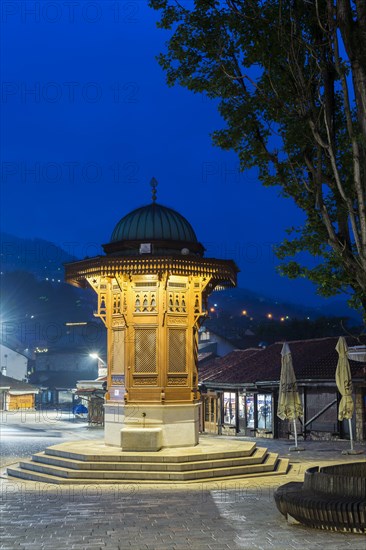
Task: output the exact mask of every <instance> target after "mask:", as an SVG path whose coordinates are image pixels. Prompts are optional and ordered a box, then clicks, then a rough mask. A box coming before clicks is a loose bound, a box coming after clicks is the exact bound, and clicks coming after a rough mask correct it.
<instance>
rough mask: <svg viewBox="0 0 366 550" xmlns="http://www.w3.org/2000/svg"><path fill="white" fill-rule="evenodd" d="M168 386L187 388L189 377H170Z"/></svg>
mask: <svg viewBox="0 0 366 550" xmlns="http://www.w3.org/2000/svg"><path fill="white" fill-rule="evenodd" d="M168 386H187V377H180V378H178V377H173V376H168Z"/></svg>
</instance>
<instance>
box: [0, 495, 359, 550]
mask: <svg viewBox="0 0 366 550" xmlns="http://www.w3.org/2000/svg"><path fill="white" fill-rule="evenodd" d="M33 485H35V484H33ZM2 501H3V502H2V505H3V512H2V517H1V539H0V540H1V548H3V549H9V550H12V549H24V550H30V549H37V550H44V549H45V550H51V549H54V550H58V549H65V548H66V547H67V548H71V549H79V550H81V549H85V550H86V549H87V550H96V549H103V550H104V549H114V550H118V549H130V548H133V549H145V550H152V549H156V550H165V549H183V548H192V549H196V550H200V549H212V550H214V549H217V550H225V549H234V548H235V549H236V548H242V549H273V550H274V549H281V550H285V549H318V548H319V549H320V548H322V549H327V548H329V549H332V550H333V549H352V550H365V548H366V540H365V538H364V537H363V536H362V535H352V534H351V535H350V534H342V533H333V532H327V531H318V530H310V529H307V528H305V527H302V526H299V525H292V526H291V525H288V524H287V522H286V521H285V519H284V518H283V517H282V516H281V514H280V513H279V512H278V511H277V509H276V506H275V504H274V501H273V491H272V489H270V490H266V488H263V487H260V486H258V488H257V490H255V489H253V488H248V489H246V488H245V486H241V485H240V484H238V485H237V487H236V489H235V488H234V489H233V488H232V489H227V488H226V487H225V486H224V485H223V486H222V487H219V484H218V486H217V488H216V489H209V490H207V489H205V488H203V487H200V488H197V489H196V490H190V489H178V488H174V489H172V490H167V491H165V490H161V489H155V490H154V489H146V488H145V487H144V488H142V487H139V486H135V485H134V486H124V487H122V488H121V487H118V488H113V487H109V488H108V489H101V488H100V487H97V486H92V487H91V486H88V487H84V488H78V489H76V488H74V487H71V486H69V487H67V488H66V487H62V488H58V489H57V488H54V487H53V488H52V489H50V487H47V486H46V487H44V486H43V487H41V486H38V487H33V488H32V489H31V490H30V489H29V488H26V486H25V484H12V486H10V485H8V486H7V490H5V492H4V493H3V499H2Z"/></svg>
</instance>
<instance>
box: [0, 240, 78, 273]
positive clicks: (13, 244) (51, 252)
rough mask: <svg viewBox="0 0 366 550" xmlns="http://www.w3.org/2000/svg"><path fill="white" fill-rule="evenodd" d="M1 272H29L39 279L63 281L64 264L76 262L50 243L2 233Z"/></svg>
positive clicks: (0, 241)
mask: <svg viewBox="0 0 366 550" xmlns="http://www.w3.org/2000/svg"><path fill="white" fill-rule="evenodd" d="M0 245H1V249H0V250H1V253H0V254H1V272H3V273H5V272H8V271H27V272H28V273H32V274H33V275H34V276H35V277H37V278H38V279H48V280H51V281H52V280H53V281H54V282H57V281H63V279H64V268H63V265H62V264H63V263H67V262H72V261H74V260H76V259H77V258H75V256H72V255H70V254H69V253H68V252H66V251H65V250H63V249H62V248H61V247H59V246H57V245H56V244H54V243H51V242H50V241H46V240H44V239H25V238H20V237H16V236H15V235H10V234H8V233H0Z"/></svg>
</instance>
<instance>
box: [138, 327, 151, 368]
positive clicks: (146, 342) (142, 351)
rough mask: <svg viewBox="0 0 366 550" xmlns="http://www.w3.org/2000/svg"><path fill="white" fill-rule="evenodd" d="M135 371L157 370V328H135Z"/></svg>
mask: <svg viewBox="0 0 366 550" xmlns="http://www.w3.org/2000/svg"><path fill="white" fill-rule="evenodd" d="M135 372H136V373H154V372H156V329H155V328H137V329H136V330H135Z"/></svg>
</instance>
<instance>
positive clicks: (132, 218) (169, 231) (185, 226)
mask: <svg viewBox="0 0 366 550" xmlns="http://www.w3.org/2000/svg"><path fill="white" fill-rule="evenodd" d="M154 240H164V241H183V242H195V243H196V242H197V237H196V234H195V232H194V231H193V228H192V226H191V224H190V223H189V222H188V221H187V220H186V219H185V218H184V217H183V216H182V215H181V214H179V212H176V211H175V210H172V208H168V207H167V206H162V205H161V204H157V203H155V202H153V203H151V204H149V205H147V206H142V207H141V208H136V210H133V211H132V212H130V213H129V214H127V215H126V216H124V217H123V218H122V219H121V220H120V221H119V222H118V223H117V225H116V227H115V228H114V230H113V233H112V237H111V242H117V241H146V242H150V241H154Z"/></svg>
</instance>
